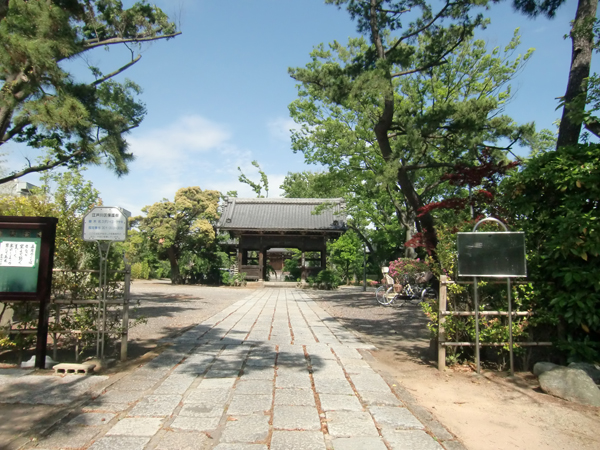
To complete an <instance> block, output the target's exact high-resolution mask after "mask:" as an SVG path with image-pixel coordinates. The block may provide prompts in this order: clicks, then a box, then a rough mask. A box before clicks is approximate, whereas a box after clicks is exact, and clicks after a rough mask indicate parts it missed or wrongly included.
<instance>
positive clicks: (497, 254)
mask: <svg viewBox="0 0 600 450" xmlns="http://www.w3.org/2000/svg"><path fill="white" fill-rule="evenodd" d="M457 235H458V275H459V276H461V277H499V278H506V277H525V276H527V265H526V262H525V234H524V233H522V232H510V231H504V232H493V233H486V232H478V233H477V232H473V233H457Z"/></svg>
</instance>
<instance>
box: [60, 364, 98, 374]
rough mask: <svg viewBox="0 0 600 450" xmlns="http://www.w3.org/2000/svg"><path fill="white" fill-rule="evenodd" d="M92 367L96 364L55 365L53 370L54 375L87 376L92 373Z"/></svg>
mask: <svg viewBox="0 0 600 450" xmlns="http://www.w3.org/2000/svg"><path fill="white" fill-rule="evenodd" d="M94 367H96V364H71V363H61V364H57V365H55V366H54V367H53V369H54V374H55V375H59V374H67V373H74V374H83V375H88V374H90V373H92V372H93V371H94Z"/></svg>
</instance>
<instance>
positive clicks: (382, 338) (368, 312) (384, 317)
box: [309, 287, 437, 363]
mask: <svg viewBox="0 0 600 450" xmlns="http://www.w3.org/2000/svg"><path fill="white" fill-rule="evenodd" d="M309 293H310V294H309V295H311V297H312V298H313V299H314V300H315V301H316V302H317V304H318V305H319V306H320V307H321V308H323V309H324V310H325V311H327V312H328V313H329V314H331V315H332V316H333V317H335V318H336V319H337V320H339V321H340V322H341V323H342V324H343V325H344V326H345V327H346V328H348V329H350V330H352V331H355V332H357V333H358V334H359V335H360V336H361V337H362V338H363V339H364V340H366V341H367V342H370V343H372V344H373V345H375V346H376V347H377V348H382V349H386V350H389V351H391V352H394V354H395V356H396V357H398V358H402V359H404V358H412V359H418V360H423V361H428V362H431V363H433V359H432V358H433V357H435V356H437V354H434V352H433V351H432V350H430V348H429V330H428V329H427V317H425V314H424V313H423V311H422V310H421V307H420V306H417V305H405V306H400V305H399V304H392V305H390V306H381V305H380V304H379V303H377V301H376V300H375V290H374V289H372V288H367V291H366V292H363V291H362V287H341V288H340V289H338V290H336V291H309ZM436 352H437V350H436Z"/></svg>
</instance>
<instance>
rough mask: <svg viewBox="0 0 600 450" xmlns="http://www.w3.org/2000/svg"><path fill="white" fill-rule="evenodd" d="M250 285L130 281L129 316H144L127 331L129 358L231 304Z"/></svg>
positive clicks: (245, 293) (250, 289)
mask: <svg viewBox="0 0 600 450" xmlns="http://www.w3.org/2000/svg"><path fill="white" fill-rule="evenodd" d="M252 290H253V289H252V288H231V287H209V286H191V285H173V284H171V282H170V281H167V280H149V281H146V280H135V281H134V282H133V283H132V284H131V296H132V303H133V304H134V303H136V302H139V305H138V306H133V307H132V309H131V313H130V317H131V318H138V317H145V318H146V319H147V322H146V323H140V324H138V325H136V326H134V327H133V328H131V329H130V330H129V346H128V355H129V357H136V356H140V355H142V354H144V353H145V352H147V351H149V350H151V349H152V348H154V347H155V346H156V345H157V344H159V343H160V340H161V339H164V338H166V337H169V336H173V335H177V334H179V333H181V332H183V331H184V330H185V329H187V328H189V327H191V326H194V325H196V324H198V323H200V322H202V321H204V320H206V319H208V318H209V317H211V316H213V315H215V314H216V313H218V312H219V311H221V310H223V309H225V308H226V307H228V306H229V305H231V304H232V303H235V302H236V301H238V300H240V299H242V298H244V297H246V296H247V295H249V294H250V293H251V292H252Z"/></svg>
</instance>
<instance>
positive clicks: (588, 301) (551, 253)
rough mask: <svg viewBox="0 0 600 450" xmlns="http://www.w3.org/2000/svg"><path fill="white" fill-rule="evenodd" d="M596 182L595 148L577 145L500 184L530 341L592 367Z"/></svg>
mask: <svg viewBox="0 0 600 450" xmlns="http://www.w3.org/2000/svg"><path fill="white" fill-rule="evenodd" d="M599 179H600V145H598V144H580V145H576V146H569V147H561V148H559V149H558V150H556V151H553V152H547V153H541V154H539V155H537V156H535V157H533V158H531V159H530V160H528V161H527V164H526V166H525V168H524V169H523V170H522V171H521V172H520V173H518V174H516V175H514V176H512V177H510V178H509V179H508V180H506V182H505V183H504V184H503V188H504V190H505V192H506V196H505V205H504V206H505V208H506V209H507V211H508V212H510V213H511V214H512V218H513V221H514V224H515V225H516V226H517V227H518V228H519V229H521V230H523V231H524V232H525V236H526V239H527V249H528V255H527V257H528V262H527V269H528V273H529V279H530V280H532V281H533V283H534V286H535V288H536V289H535V296H534V300H535V303H536V305H535V306H536V307H535V309H534V310H535V312H536V316H535V317H536V318H537V317H540V320H539V323H538V325H539V327H538V328H539V329H538V331H537V333H538V334H540V333H544V334H547V335H548V334H549V336H550V337H551V338H552V339H553V340H555V341H556V342H557V344H558V348H559V349H560V350H562V351H563V355H564V356H565V357H566V358H568V359H570V360H588V361H590V362H596V361H598V360H600V278H599V277H598V274H599V273H600V201H599V200H598V199H600V183H598V180H599ZM541 318H544V319H545V322H546V323H545V328H544V327H542V326H541V325H542V323H541ZM536 320H537V319H536Z"/></svg>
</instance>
